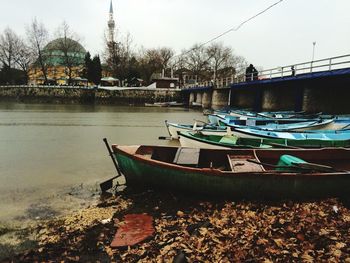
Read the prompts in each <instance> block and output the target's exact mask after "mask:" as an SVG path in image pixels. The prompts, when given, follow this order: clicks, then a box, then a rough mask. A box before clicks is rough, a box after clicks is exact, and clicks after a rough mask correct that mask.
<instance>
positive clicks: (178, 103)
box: [145, 101, 184, 107]
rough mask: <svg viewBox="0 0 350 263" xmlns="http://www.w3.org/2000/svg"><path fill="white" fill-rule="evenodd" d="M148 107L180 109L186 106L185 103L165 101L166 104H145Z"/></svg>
mask: <svg viewBox="0 0 350 263" xmlns="http://www.w3.org/2000/svg"><path fill="white" fill-rule="evenodd" d="M145 106H146V107H180V106H184V103H181V102H176V101H165V102H154V103H145Z"/></svg>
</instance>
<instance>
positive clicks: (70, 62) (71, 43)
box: [49, 22, 85, 84]
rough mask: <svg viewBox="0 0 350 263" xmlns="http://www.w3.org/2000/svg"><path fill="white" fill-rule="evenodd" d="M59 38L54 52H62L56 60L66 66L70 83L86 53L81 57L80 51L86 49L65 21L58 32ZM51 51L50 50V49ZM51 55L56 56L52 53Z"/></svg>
mask: <svg viewBox="0 0 350 263" xmlns="http://www.w3.org/2000/svg"><path fill="white" fill-rule="evenodd" d="M56 35H57V40H56V41H55V44H56V45H55V47H53V49H54V52H56V51H59V52H60V53H61V54H59V55H58V56H57V55H56V58H55V59H56V60H59V62H60V63H61V64H62V66H64V67H65V73H66V76H67V77H68V83H69V84H71V83H72V79H73V73H74V71H77V69H76V68H77V67H78V66H79V65H80V64H82V61H83V60H84V56H85V54H83V56H82V57H80V53H82V52H83V51H84V50H83V48H82V47H81V45H80V44H79V38H78V36H77V35H76V34H75V33H74V32H72V31H71V29H70V28H69V26H68V24H67V23H66V22H63V23H62V25H61V26H60V27H59V28H58V29H57V32H56ZM49 52H50V50H49ZM51 56H55V55H54V54H51Z"/></svg>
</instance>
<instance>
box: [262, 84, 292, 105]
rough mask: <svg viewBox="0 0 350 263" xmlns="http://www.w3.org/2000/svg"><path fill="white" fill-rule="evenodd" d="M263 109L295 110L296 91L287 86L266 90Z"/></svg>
mask: <svg viewBox="0 0 350 263" xmlns="http://www.w3.org/2000/svg"><path fill="white" fill-rule="evenodd" d="M261 108H262V110H265V111H277V110H293V109H294V108H295V90H294V89H293V88H292V87H286V86H284V87H283V86H280V87H278V86H277V87H271V86H270V87H266V88H264V89H263V93H262V99H261Z"/></svg>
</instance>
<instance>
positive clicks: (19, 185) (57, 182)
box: [0, 103, 205, 222]
mask: <svg viewBox="0 0 350 263" xmlns="http://www.w3.org/2000/svg"><path fill="white" fill-rule="evenodd" d="M193 119H202V120H204V119H205V118H204V116H203V114H202V113H201V112H200V111H194V110H187V109H182V108H149V107H116V106H82V105H43V104H40V105H37V104H15V103H0V182H1V183H0V222H1V221H8V220H12V219H17V220H24V219H35V218H39V217H40V218H42V217H45V215H46V216H47V211H50V213H51V214H56V213H61V212H64V211H67V210H70V209H73V208H76V207H77V205H86V204H87V202H88V201H87V200H90V199H91V198H92V195H93V194H92V193H93V192H94V191H95V190H96V189H98V184H99V183H100V182H101V181H104V180H106V179H109V178H110V177H112V176H113V175H115V170H114V167H113V163H112V161H111V160H110V157H109V156H108V153H107V151H106V148H105V145H104V144H103V141H102V138H104V137H106V138H108V140H109V142H110V143H117V144H163V145H164V144H170V142H168V141H164V140H163V141H162V140H158V136H167V135H168V134H167V130H166V128H165V125H164V120H170V121H174V122H181V123H193Z"/></svg>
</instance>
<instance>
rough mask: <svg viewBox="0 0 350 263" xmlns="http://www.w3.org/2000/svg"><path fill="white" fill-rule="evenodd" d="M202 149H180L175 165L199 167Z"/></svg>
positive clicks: (176, 155)
mask: <svg viewBox="0 0 350 263" xmlns="http://www.w3.org/2000/svg"><path fill="white" fill-rule="evenodd" d="M199 151H200V149H195V148H182V147H180V148H179V149H178V150H177V152H176V154H175V158H174V163H175V164H179V165H186V166H194V167H197V166H198V162H199Z"/></svg>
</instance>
